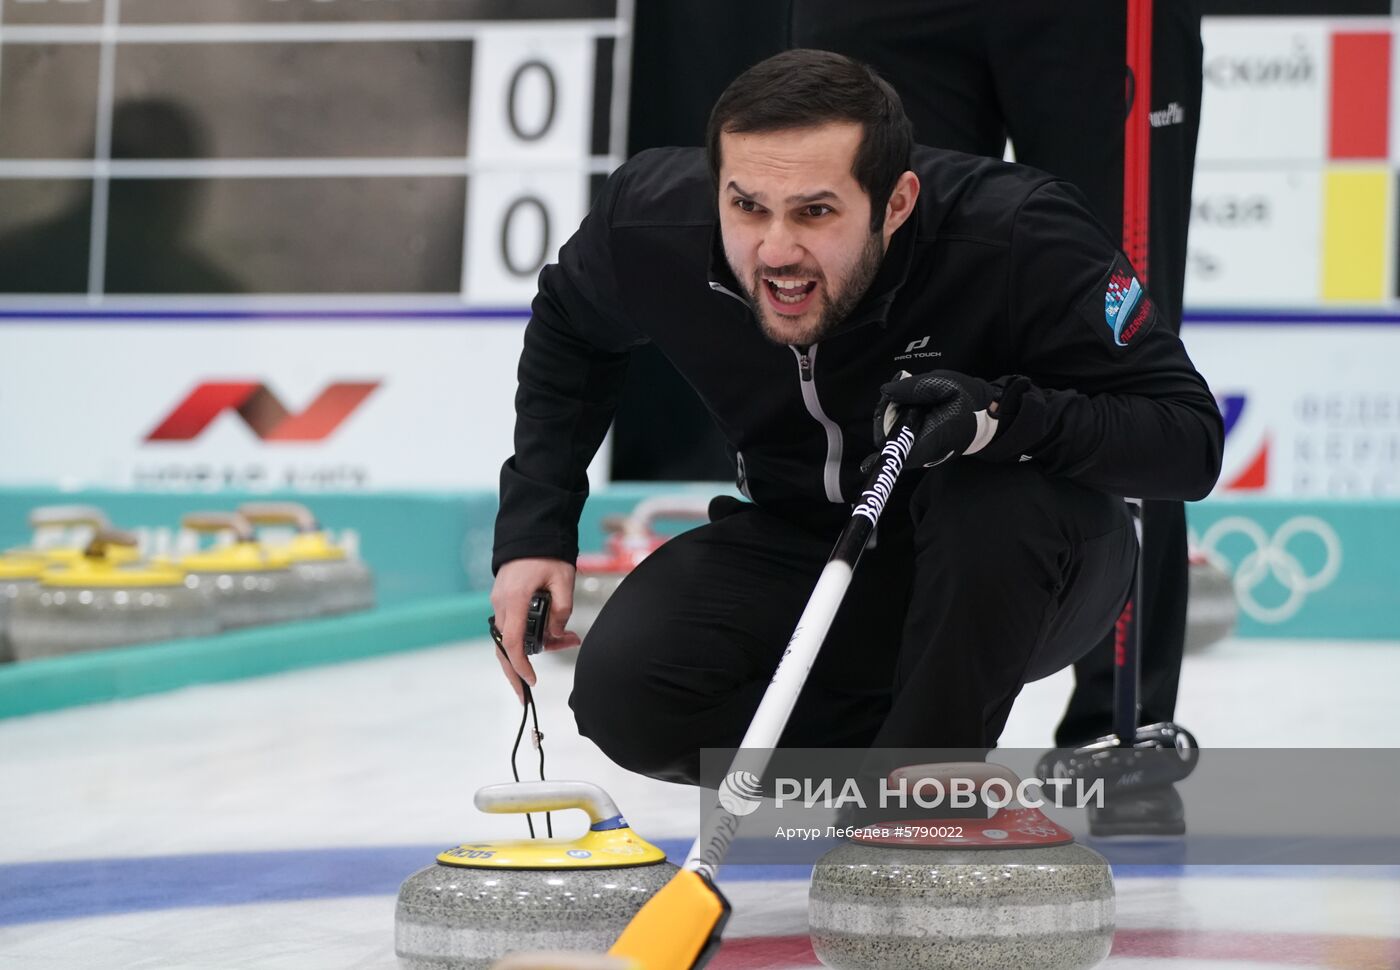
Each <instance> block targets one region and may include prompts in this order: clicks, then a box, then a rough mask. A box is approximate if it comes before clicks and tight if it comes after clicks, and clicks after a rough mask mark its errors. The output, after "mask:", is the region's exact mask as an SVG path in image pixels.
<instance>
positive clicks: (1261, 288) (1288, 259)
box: [1186, 169, 1322, 307]
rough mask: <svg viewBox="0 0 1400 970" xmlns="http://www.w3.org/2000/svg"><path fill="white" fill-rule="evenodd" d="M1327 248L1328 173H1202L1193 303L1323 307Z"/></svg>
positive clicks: (1196, 193)
mask: <svg viewBox="0 0 1400 970" xmlns="http://www.w3.org/2000/svg"><path fill="white" fill-rule="evenodd" d="M1321 251H1322V173H1321V172H1320V171H1317V170H1305V169H1292V170H1280V171H1262V172H1239V171H1229V170H1219V169H1215V170H1212V169H1203V170H1201V171H1199V172H1197V173H1196V180H1195V185H1194V187H1193V189H1192V204H1191V234H1190V237H1189V239H1188V241H1187V258H1186V303H1187V305H1188V306H1190V305H1193V304H1194V305H1197V306H1215V307H1223V306H1231V305H1241V304H1243V305H1246V306H1248V305H1254V306H1258V305H1261V304H1262V305H1265V306H1315V305H1316V304H1317V302H1318V300H1319V298H1320V296H1321V284H1322V280H1321V269H1320V266H1319V263H1318V254H1319V253H1320V252H1321Z"/></svg>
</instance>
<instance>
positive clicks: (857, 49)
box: [791, 0, 1201, 746]
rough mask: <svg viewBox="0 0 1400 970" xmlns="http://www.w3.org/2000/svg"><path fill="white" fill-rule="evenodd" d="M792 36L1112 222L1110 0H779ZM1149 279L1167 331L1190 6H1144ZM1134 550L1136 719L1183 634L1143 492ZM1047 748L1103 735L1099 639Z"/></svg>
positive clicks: (1118, 157)
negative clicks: (1066, 189)
mask: <svg viewBox="0 0 1400 970" xmlns="http://www.w3.org/2000/svg"><path fill="white" fill-rule="evenodd" d="M791 11H792V18H791V43H792V46H794V47H817V48H822V49H825V50H834V51H839V52H840V53H843V54H847V55H849V56H851V57H854V58H856V59H857V60H861V61H864V62H866V63H867V64H870V65H872V66H873V67H875V68H876V69H877V70H878V71H879V72H880V73H881V74H882V75H883V76H884V77H885V79H886V80H888V81H889V82H890V83H891V84H893V85H894V86H895V89H896V90H898V91H899V93H900V96H901V98H902V99H903V101H904V107H905V110H906V112H907V113H908V115H909V118H910V120H911V121H912V122H913V123H914V137H915V138H916V139H917V140H918V141H919V142H920V143H922V144H926V145H934V146H937V147H939V148H952V149H956V150H958V151H965V152H973V153H976V154H981V155H992V156H995V157H998V158H1000V157H1001V155H1002V149H1003V147H1004V145H1005V143H1006V140H1007V138H1010V139H1011V141H1012V143H1013V145H1014V147H1015V152H1016V159H1017V161H1019V162H1021V163H1023V164H1026V165H1031V166H1034V167H1036V168H1040V169H1043V170H1045V171H1047V172H1050V173H1052V174H1055V175H1058V176H1061V177H1062V178H1066V179H1069V180H1070V181H1071V182H1073V183H1074V184H1075V185H1076V186H1077V187H1078V188H1079V190H1080V191H1081V192H1083V193H1084V195H1085V197H1086V199H1087V200H1088V202H1089V207H1090V209H1091V210H1092V211H1093V212H1094V214H1095V215H1096V216H1098V218H1099V220H1100V221H1101V222H1102V223H1103V224H1104V225H1105V226H1106V227H1108V228H1109V230H1110V231H1111V232H1112V233H1113V234H1114V236H1115V237H1116V236H1118V235H1119V233H1120V231H1121V229H1122V225H1123V122H1124V117H1125V115H1126V111H1125V105H1124V92H1125V84H1124V77H1125V70H1126V68H1125V64H1126V54H1125V50H1126V43H1125V37H1126V31H1127V6H1126V4H1125V3H1124V0H1073V2H1070V3H1051V2H1047V0H881V2H879V3H852V2H851V0H791ZM1153 13H1154V16H1153V24H1152V48H1153V56H1152V98H1151V110H1152V112H1153V122H1152V136H1151V147H1150V152H1151V176H1150V186H1151V187H1150V197H1149V220H1148V227H1149V247H1148V253H1149V260H1148V266H1146V267H1139V269H1146V270H1147V274H1148V275H1147V289H1148V291H1149V292H1150V293H1151V294H1152V296H1153V299H1155V300H1156V301H1157V304H1158V306H1159V307H1160V309H1161V311H1162V319H1163V320H1165V321H1168V322H1170V324H1171V326H1172V327H1173V328H1179V327H1180V321H1181V300H1182V291H1183V287H1184V281H1185V271H1186V230H1187V226H1188V224H1189V221H1190V212H1191V176H1192V173H1193V170H1194V167H1195V158H1196V135H1197V131H1198V128H1199V124H1200V107H1201V36H1200V26H1201V11H1200V4H1199V2H1198V0H1157V2H1156V3H1154V4H1153ZM1145 521H1146V533H1145V536H1144V541H1143V546H1144V549H1145V550H1146V561H1145V563H1144V569H1143V581H1144V600H1145V604H1144V610H1143V613H1142V615H1143V618H1144V627H1143V657H1142V695H1141V701H1142V721H1143V723H1150V722H1152V721H1160V720H1169V719H1170V718H1171V717H1172V715H1173V711H1174V709H1175V706H1176V692H1177V682H1178V680H1179V678H1180V674H1181V657H1182V646H1183V643H1184V638H1185V629H1186V594H1187V564H1186V516H1185V510H1184V508H1183V506H1182V505H1181V503H1180V502H1149V503H1148V504H1147V509H1146V514H1145ZM1075 681H1076V687H1075V692H1074V695H1073V697H1071V699H1070V704H1069V710H1068V711H1067V713H1066V714H1065V718H1064V720H1063V721H1062V722H1061V723H1060V726H1059V729H1058V730H1057V731H1056V743H1057V744H1062V745H1071V746H1072V745H1077V744H1079V743H1081V742H1084V741H1087V740H1090V739H1093V738H1096V737H1100V736H1102V735H1105V734H1108V733H1109V732H1110V731H1111V730H1112V729H1113V725H1112V720H1113V637H1112V635H1109V636H1108V637H1107V638H1105V639H1104V641H1103V642H1102V643H1100V644H1099V645H1098V646H1097V648H1096V649H1094V650H1093V651H1092V652H1090V653H1088V654H1087V655H1086V656H1085V657H1084V658H1083V659H1082V660H1081V661H1080V662H1079V663H1077V664H1076V665H1075Z"/></svg>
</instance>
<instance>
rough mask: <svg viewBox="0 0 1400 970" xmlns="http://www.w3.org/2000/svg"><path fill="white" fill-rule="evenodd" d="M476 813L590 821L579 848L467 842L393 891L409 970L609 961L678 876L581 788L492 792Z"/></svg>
mask: <svg viewBox="0 0 1400 970" xmlns="http://www.w3.org/2000/svg"><path fill="white" fill-rule="evenodd" d="M476 807H477V808H479V809H481V810H482V811H483V812H495V813H504V812H520V813H525V812H553V811H562V810H564V809H570V808H578V809H583V810H584V811H585V812H587V813H588V818H589V821H590V823H591V824H590V825H589V829H588V831H587V832H585V833H584V834H583V835H582V836H581V837H580V838H577V839H573V840H568V839H512V840H498V841H489V842H468V843H466V844H465V845H460V846H458V847H457V848H455V849H449V850H448V851H446V852H444V853H442V854H441V855H439V856H438V857H437V863H436V864H434V865H431V866H428V867H427V868H426V869H422V870H420V871H419V872H416V873H414V874H413V875H412V876H410V877H409V878H408V879H407V880H405V881H404V884H403V886H402V887H401V888H400V889H399V900H398V909H397V912H396V913H395V917H394V951H395V952H396V953H397V954H398V956H399V960H400V962H401V964H402V965H403V966H405V967H407V968H410V970H486V968H488V967H491V966H492V965H493V964H494V963H495V962H496V961H497V960H499V959H501V958H502V957H504V956H506V955H507V954H510V953H517V952H524V951H539V950H556V951H557V950H575V951H584V952H591V953H595V954H602V953H606V952H607V949H608V947H610V946H611V945H612V943H613V941H614V940H615V939H616V938H617V936H618V934H620V933H621V932H622V929H623V927H625V926H626V925H627V923H628V922H629V921H630V920H631V919H632V917H633V916H634V915H635V914H636V912H637V910H639V909H641V908H642V905H643V904H644V903H646V901H647V900H648V899H650V898H651V896H652V894H653V893H655V892H656V891H657V890H658V889H660V888H661V887H662V886H664V885H665V884H666V883H667V882H668V881H669V880H670V878H671V876H672V875H674V874H675V873H676V871H677V870H676V867H675V866H674V865H672V864H671V863H669V862H667V861H666V855H665V853H663V852H662V851H661V850H660V849H658V848H657V847H656V846H654V845H652V844H651V843H649V842H647V841H646V840H645V839H643V838H641V837H640V836H638V835H637V833H635V832H634V831H632V829H631V828H630V827H629V826H628V824H627V821H626V819H624V818H623V817H622V815H621V814H620V813H619V812H618V810H617V806H616V805H615V804H614V803H613V800H612V799H611V798H609V797H608V794H607V792H605V791H603V789H601V788H599V787H598V786H597V785H593V784H590V783H588V782H584V781H527V782H516V783H513V784H505V785H489V786H487V787H485V788H482V789H481V790H480V791H478V792H477V793H476Z"/></svg>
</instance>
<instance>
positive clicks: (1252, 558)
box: [1199, 515, 1342, 623]
mask: <svg viewBox="0 0 1400 970" xmlns="http://www.w3.org/2000/svg"><path fill="white" fill-rule="evenodd" d="M1234 535H1239V536H1243V537H1244V538H1245V539H1247V540H1248V541H1249V542H1250V543H1251V544H1252V545H1253V546H1254V549H1253V551H1252V552H1250V553H1249V554H1248V555H1246V556H1245V557H1244V558H1243V559H1241V560H1240V562H1239V565H1238V566H1233V565H1232V563H1231V562H1230V560H1229V559H1228V558H1226V557H1225V556H1224V555H1223V554H1222V553H1221V552H1220V543H1221V542H1222V541H1224V540H1225V539H1226V538H1227V537H1229V536H1234ZM1301 536H1313V537H1315V538H1316V539H1318V540H1319V541H1321V543H1322V546H1323V549H1324V550H1325V551H1326V557H1325V558H1324V560H1323V562H1322V566H1321V567H1320V568H1319V569H1318V570H1317V572H1315V573H1311V574H1309V573H1308V572H1307V570H1306V569H1304V568H1303V564H1302V563H1301V562H1299V561H1298V557H1297V556H1296V555H1294V554H1293V553H1292V552H1291V551H1290V550H1289V543H1290V542H1292V541H1293V540H1294V539H1297V538H1299V537H1301ZM1199 548H1200V549H1201V551H1202V552H1204V553H1205V554H1206V555H1207V556H1209V557H1210V558H1211V559H1212V560H1213V561H1214V562H1215V563H1216V564H1217V565H1219V566H1220V567H1221V568H1222V569H1224V570H1225V571H1226V572H1227V573H1233V576H1234V586H1235V599H1236V600H1237V601H1238V602H1239V604H1240V609H1242V610H1244V611H1245V613H1247V614H1249V616H1251V617H1252V618H1254V619H1255V620H1257V621H1259V622H1260V623H1282V622H1283V621H1284V620H1287V619H1290V618H1291V617H1293V616H1294V615H1295V614H1297V612H1298V611H1299V610H1300V609H1302V607H1303V601H1304V600H1305V599H1306V598H1307V596H1308V594H1309V593H1316V592H1317V591H1318V590H1321V589H1324V588H1326V587H1327V586H1329V585H1330V584H1331V583H1332V581H1333V580H1334V579H1336V578H1337V574H1338V573H1339V572H1341V569H1342V540H1341V539H1340V538H1338V536H1337V533H1336V530H1334V529H1333V528H1332V527H1331V526H1330V525H1328V524H1327V523H1326V522H1324V521H1323V520H1322V519H1320V518H1318V517H1317V516H1315V515H1300V516H1296V517H1294V518H1291V519H1289V520H1288V521H1287V522H1285V523H1284V524H1283V525H1281V526H1279V528H1278V531H1277V532H1275V533H1274V534H1273V536H1270V535H1269V534H1268V532H1266V531H1265V530H1264V528H1263V527H1262V526H1260V525H1259V523H1257V522H1255V521H1254V520H1253V519H1247V518H1245V517H1244V516H1240V515H1231V516H1226V517H1225V518H1223V519H1221V520H1220V521H1218V522H1215V523H1213V524H1212V525H1211V526H1210V528H1208V529H1206V531H1205V534H1204V535H1203V536H1201V541H1200V543H1199ZM1271 577H1272V579H1273V580H1274V581H1275V582H1277V583H1278V584H1279V585H1281V586H1282V587H1283V588H1284V589H1286V590H1288V596H1287V597H1286V598H1285V599H1284V601H1283V602H1282V603H1279V604H1278V605H1276V606H1269V605H1266V604H1264V603H1261V602H1259V599H1258V596H1257V595H1256V594H1257V592H1258V590H1259V587H1260V585H1261V584H1262V583H1263V582H1264V581H1265V580H1267V579H1269V578H1271Z"/></svg>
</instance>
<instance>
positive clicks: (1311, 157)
mask: <svg viewBox="0 0 1400 970" xmlns="http://www.w3.org/2000/svg"><path fill="white" fill-rule="evenodd" d="M1333 23H1335V22H1333V21H1323V20H1310V19H1302V18H1279V19H1269V18H1262V17H1247V18H1246V17H1226V18H1207V19H1206V20H1205V21H1204V22H1203V23H1202V25H1201V42H1202V44H1203V46H1204V56H1205V61H1204V70H1203V89H1202V104H1201V132H1200V140H1199V142H1198V144H1197V147H1196V158H1197V160H1198V161H1199V162H1201V163H1204V164H1207V165H1209V164H1210V163H1214V162H1228V163H1238V162H1246V161H1256V162H1267V163H1270V164H1275V163H1278V162H1285V161H1311V162H1317V161H1321V160H1322V159H1324V158H1326V156H1327V141H1326V133H1327V119H1328V103H1327V99H1328V93H1329V90H1330V87H1329V84H1328V78H1329V77H1330V75H1331V46H1330V36H1331V34H1330V29H1329V28H1330V25H1331V24H1333Z"/></svg>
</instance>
